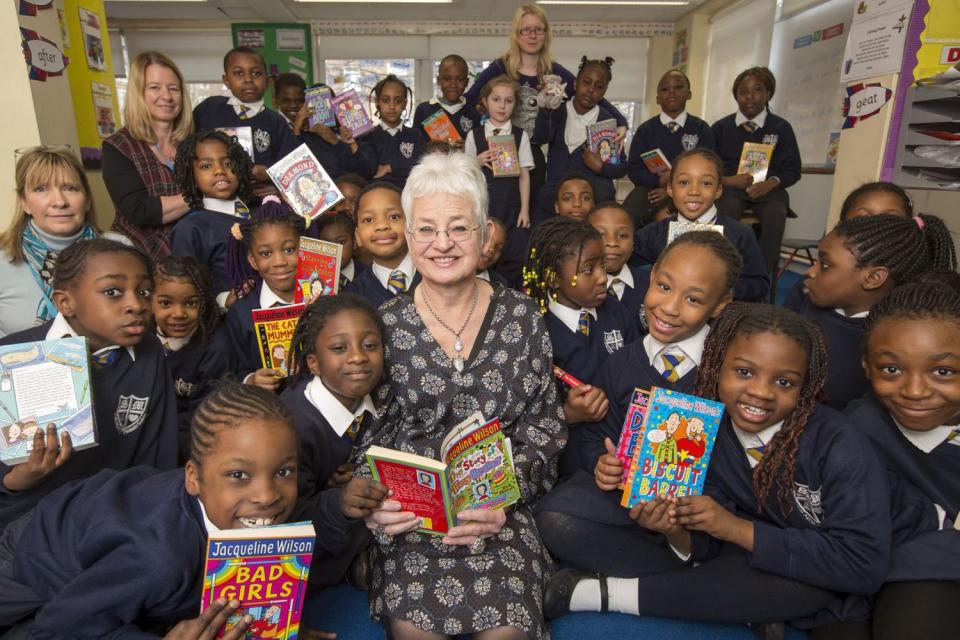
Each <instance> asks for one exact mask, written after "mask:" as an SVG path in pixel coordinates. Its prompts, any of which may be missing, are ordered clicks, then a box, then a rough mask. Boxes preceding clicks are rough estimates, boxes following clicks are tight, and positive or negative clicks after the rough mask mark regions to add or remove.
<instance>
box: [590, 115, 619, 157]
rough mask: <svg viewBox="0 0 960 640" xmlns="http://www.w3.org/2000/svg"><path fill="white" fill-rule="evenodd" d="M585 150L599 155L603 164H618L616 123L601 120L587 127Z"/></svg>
mask: <svg viewBox="0 0 960 640" xmlns="http://www.w3.org/2000/svg"><path fill="white" fill-rule="evenodd" d="M587 148H589V149H590V151H596V152H597V153H599V154H600V159H601V160H603V163H604V164H620V154H618V153H617V121H616V120H613V119H611V120H601V121H600V122H595V123H593V124H588V125H587Z"/></svg>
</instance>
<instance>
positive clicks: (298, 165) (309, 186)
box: [267, 144, 343, 219]
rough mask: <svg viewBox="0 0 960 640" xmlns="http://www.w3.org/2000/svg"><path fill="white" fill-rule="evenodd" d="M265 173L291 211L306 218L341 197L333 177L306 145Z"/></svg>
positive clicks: (321, 210)
mask: <svg viewBox="0 0 960 640" xmlns="http://www.w3.org/2000/svg"><path fill="white" fill-rule="evenodd" d="M267 174H268V175H269V176H270V179H271V180H273V183H274V184H275V185H277V188H278V189H280V192H281V193H282V194H283V197H284V199H285V200H286V201H287V202H288V203H290V206H291V207H293V210H294V211H296V212H297V213H299V214H300V215H302V216H304V217H305V218H311V219H312V218H316V217H317V216H319V215H321V214H323V213H324V212H326V211H327V210H329V209H330V208H331V207H332V206H333V205H335V204H337V203H338V202H340V201H341V200H343V194H342V193H340V189H338V188H337V185H336V183H334V181H333V178H331V177H330V174H328V173H327V172H326V170H325V169H324V168H323V166H322V165H321V164H320V162H318V161H317V157H316V156H315V155H313V153H312V152H311V151H310V149H309V147H307V145H305V144H302V145H300V146H299V147H297V148H296V149H294V150H293V151H291V152H290V153H288V154H287V155H285V156H284V157H283V158H282V159H280V160H279V161H278V162H277V163H276V164H274V165H273V166H271V167H270V168H268V169H267Z"/></svg>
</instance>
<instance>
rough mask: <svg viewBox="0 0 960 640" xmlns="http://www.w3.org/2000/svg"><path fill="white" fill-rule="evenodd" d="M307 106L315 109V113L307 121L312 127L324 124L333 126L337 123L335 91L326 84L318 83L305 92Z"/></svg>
mask: <svg viewBox="0 0 960 640" xmlns="http://www.w3.org/2000/svg"><path fill="white" fill-rule="evenodd" d="M304 98H305V100H306V103H307V107H308V108H310V109H313V115H312V116H310V119H309V120H308V121H307V125H308V126H310V127H313V126H316V125H318V124H322V125H324V126H327V127H332V126H334V125H336V124H337V117H336V116H335V115H334V113H333V102H332V101H333V92H332V91H330V87H328V86H326V85H316V86H313V87H310V88H309V89H307V91H306V93H305V94H304Z"/></svg>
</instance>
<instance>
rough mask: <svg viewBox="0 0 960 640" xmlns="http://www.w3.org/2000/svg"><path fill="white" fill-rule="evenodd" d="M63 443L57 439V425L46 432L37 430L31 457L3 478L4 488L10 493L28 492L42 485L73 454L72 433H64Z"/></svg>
mask: <svg viewBox="0 0 960 640" xmlns="http://www.w3.org/2000/svg"><path fill="white" fill-rule="evenodd" d="M62 438H63V442H62V443H61V442H60V439H59V438H58V437H57V425H55V424H48V425H47V429H46V432H44V430H43V429H37V431H36V433H34V434H33V449H31V450H30V457H29V458H27V460H26V461H25V462H21V463H20V464H18V465H17V466H15V467H14V468H13V469H11V470H10V472H9V473H7V475H6V476H4V478H3V486H5V487H6V488H7V489H9V490H10V491H26V490H27V489H32V488H33V487H35V486H37V485H38V484H40V482H41V481H42V480H43V479H44V478H46V477H47V476H48V475H49V474H50V473H51V472H52V471H53V470H54V469H56V468H57V467H60V466H61V465H63V463H64V462H66V461H67V460H69V459H70V454H72V453H73V443H72V442H71V440H70V433H69V432H67V431H64V432H63V436H62Z"/></svg>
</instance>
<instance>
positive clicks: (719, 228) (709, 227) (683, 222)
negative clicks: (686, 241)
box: [667, 216, 723, 244]
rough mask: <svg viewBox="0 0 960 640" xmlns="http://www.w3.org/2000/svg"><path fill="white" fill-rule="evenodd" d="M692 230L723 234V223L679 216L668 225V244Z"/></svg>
mask: <svg viewBox="0 0 960 640" xmlns="http://www.w3.org/2000/svg"><path fill="white" fill-rule="evenodd" d="M691 231H715V232H717V233H719V234H721V235H722V234H723V225H722V224H702V223H700V222H691V221H690V220H687V219H686V218H684V217H682V216H678V219H677V220H671V221H670V224H668V225H667V244H670V243H671V242H673V241H674V240H676V239H677V236H682V235H683V234H685V233H689V232H691Z"/></svg>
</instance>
